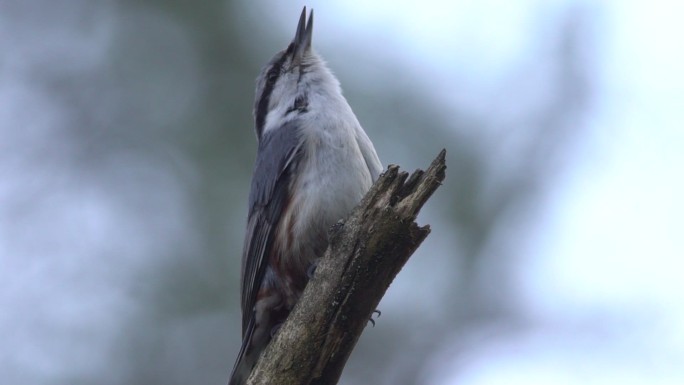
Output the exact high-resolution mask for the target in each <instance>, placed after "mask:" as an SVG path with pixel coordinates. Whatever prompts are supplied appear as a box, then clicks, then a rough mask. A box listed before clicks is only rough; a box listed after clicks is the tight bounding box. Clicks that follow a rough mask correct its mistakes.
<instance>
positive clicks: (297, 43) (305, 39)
mask: <svg viewBox="0 0 684 385" xmlns="http://www.w3.org/2000/svg"><path fill="white" fill-rule="evenodd" d="M312 32H313V9H312V10H311V13H310V14H309V22H308V23H307V22H306V7H304V9H302V15H301V16H300V17H299V24H297V33H295V37H294V40H292V44H294V57H295V58H301V57H302V56H303V55H304V53H306V52H307V51H309V50H310V49H311V34H312Z"/></svg>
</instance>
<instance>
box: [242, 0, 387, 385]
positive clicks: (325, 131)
mask: <svg viewBox="0 0 684 385" xmlns="http://www.w3.org/2000/svg"><path fill="white" fill-rule="evenodd" d="M313 16H314V15H313V9H312V10H311V13H310V14H309V18H308V21H307V18H306V7H304V9H302V13H301V16H300V18H299V23H298V24H297V30H296V33H295V36H294V39H293V40H292V42H290V44H289V45H288V46H287V48H286V49H284V50H282V51H280V52H278V53H277V54H276V55H275V56H274V57H273V58H272V59H271V60H270V61H269V62H268V64H267V65H266V66H265V67H264V68H263V69H262V70H261V73H260V74H259V76H258V77H257V82H256V95H255V100H254V108H253V115H254V128H255V133H256V138H257V144H258V148H257V154H256V161H255V164H254V169H253V175H252V182H251V190H250V194H249V203H248V216H247V227H246V233H245V241H244V245H243V253H242V269H241V279H240V287H241V290H240V297H241V310H242V345H241V347H240V351H239V353H238V357H237V359H236V361H235V365H234V367H233V371H232V373H231V379H230V382H229V385H241V384H244V383H245V381H246V380H247V378H248V376H249V375H250V373H251V371H252V369H253V367H254V365H255V364H256V362H257V360H258V358H259V356H260V354H261V352H262V351H263V350H264V349H265V347H266V346H267V345H268V343H269V342H270V341H271V339H272V337H273V336H274V335H275V333H276V332H277V330H278V328H279V326H280V325H281V324H282V323H283V322H284V321H285V319H286V318H287V316H288V314H289V313H290V311H291V310H292V308H293V307H294V305H295V304H296V303H297V301H298V299H299V297H300V295H301V293H302V291H303V290H304V287H305V286H306V284H307V282H308V280H309V275H310V269H311V267H312V266H315V262H316V261H317V260H318V258H320V257H322V256H323V253H324V252H325V250H326V248H327V246H328V230H329V228H330V227H332V226H333V225H334V224H335V223H337V222H338V221H339V220H341V219H344V218H345V216H346V215H347V214H349V213H350V212H351V211H352V209H353V208H354V207H355V206H356V205H357V204H358V203H359V202H360V201H361V199H362V198H363V196H364V195H365V193H366V192H367V191H368V190H369V189H370V187H371V186H372V184H373V183H374V181H375V180H377V178H378V176H379V175H380V173H381V171H382V164H381V162H380V159H379V158H378V155H377V153H376V151H375V147H374V146H373V143H372V142H371V140H370V139H369V137H368V135H367V134H366V132H365V131H364V130H363V128H362V127H361V124H360V123H359V121H358V119H357V118H356V115H355V114H354V112H353V111H352V109H351V107H350V106H349V103H348V102H347V100H346V99H345V97H344V96H343V95H342V90H341V88H340V83H339V81H338V80H337V78H336V77H335V76H334V75H333V73H332V72H331V70H330V69H329V68H328V66H327V64H326V62H325V61H324V60H323V59H322V58H321V56H319V55H318V53H316V51H315V50H314V49H313V48H312V44H311V42H312V32H313V21H314V18H313Z"/></svg>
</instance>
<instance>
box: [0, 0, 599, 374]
mask: <svg viewBox="0 0 684 385" xmlns="http://www.w3.org/2000/svg"><path fill="white" fill-rule="evenodd" d="M259 7H264V5H260V6H259ZM314 8H315V9H316V14H317V28H318V26H320V25H322V24H323V23H325V20H326V19H332V18H335V15H331V14H327V15H326V13H325V12H326V10H325V7H323V6H319V7H318V8H316V7H314ZM300 9H301V5H299V4H294V3H293V4H292V7H291V9H289V8H288V11H287V13H286V14H283V15H280V16H281V18H282V19H283V21H282V24H281V25H269V23H264V22H261V21H260V17H261V15H260V12H261V10H260V9H259V8H257V9H255V7H252V6H251V5H250V4H249V3H248V2H244V3H243V2H231V1H205V2H201V3H198V2H185V1H154V0H145V1H119V2H115V1H97V2H93V1H86V0H69V1H64V2H52V1H38V0H31V1H9V2H2V3H0V44H1V46H2V52H3V55H2V59H0V134H1V135H2V137H3V140H2V141H1V142H0V148H1V150H0V210H2V211H1V212H0V263H1V264H2V270H3V274H2V280H3V283H2V284H0V286H1V287H2V293H1V294H0V306H2V309H3V311H2V312H3V314H2V315H0V330H2V334H3V335H4V337H3V340H4V342H3V345H4V346H3V348H0V373H2V374H3V375H2V377H3V380H2V382H3V383H7V384H65V385H66V384H69V385H73V384H112V385H114V384H117V385H118V384H129V385H130V384H168V385H171V384H189V383H192V384H225V383H226V381H227V377H228V374H229V372H230V369H231V367H232V365H233V360H234V358H235V356H236V354H237V350H238V347H239V333H240V331H239V301H238V284H239V263H240V261H239V258H240V253H241V248H242V237H243V232H244V223H245V215H246V199H247V194H248V188H249V178H250V175H251V170H252V164H253V160H254V156H255V150H256V147H255V137H254V133H253V124H252V116H251V109H252V99H253V88H254V78H255V76H256V75H257V74H258V71H259V69H260V68H261V66H262V65H264V64H265V63H266V62H267V61H268V60H269V59H270V57H271V55H272V54H274V53H275V52H276V51H277V50H280V49H282V48H284V47H285V45H286V44H287V43H288V42H289V40H290V39H291V33H294V27H295V24H296V21H297V15H298V14H299V12H300ZM319 15H320V16H319ZM553 17H554V18H555V19H554V20H552V21H549V20H547V21H545V24H544V28H545V31H546V32H545V33H535V32H534V31H535V28H539V29H541V27H540V26H538V25H537V26H535V25H531V26H530V33H528V34H527V35H526V36H529V38H530V39H537V40H536V41H531V42H530V44H531V45H532V46H535V47H538V49H537V51H536V52H535V53H534V57H531V58H530V60H528V61H524V62H521V63H520V65H519V66H517V67H515V68H510V69H509V71H508V74H507V76H505V77H502V78H500V79H496V80H493V81H495V82H496V85H495V89H496V92H495V93H493V94H494V96H493V97H492V98H491V99H490V100H489V104H488V105H486V106H483V108H482V109H481V111H472V110H470V109H468V108H465V107H462V106H459V105H458V103H454V102H453V101H451V100H445V99H443V96H444V95H449V94H450V93H451V92H452V91H450V90H449V89H450V88H451V89H453V92H454V93H459V94H467V93H468V92H469V89H468V87H470V86H469V84H468V83H467V82H465V81H464V82H463V83H462V84H444V87H445V89H443V90H439V95H442V96H440V97H436V96H435V95H437V93H434V92H432V91H431V90H430V89H426V88H425V87H424V86H423V85H422V84H421V83H422V82H421V77H420V69H418V70H416V69H415V68H413V67H412V66H409V65H408V64H407V63H403V62H402V61H400V60H397V58H396V57H393V58H392V60H384V58H383V57H381V56H380V55H379V54H377V53H376V54H375V55H374V50H373V49H372V48H371V47H373V46H375V45H382V44H383V42H382V41H373V35H372V34H371V35H370V36H367V40H366V41H365V42H364V45H362V46H359V45H356V44H354V43H353V42H351V41H346V40H344V39H338V40H337V41H338V44H336V45H334V46H333V45H325V44H324V43H321V42H323V41H326V39H325V38H324V37H323V36H321V35H317V30H314V45H315V46H316V47H317V50H318V52H319V53H321V55H322V56H323V57H325V58H326V59H328V61H329V64H330V66H331V68H332V69H333V70H334V71H335V72H336V74H337V75H338V77H339V79H340V81H341V83H342V86H343V88H344V90H345V94H346V96H347V98H348V100H349V101H350V104H351V105H352V108H354V110H355V112H356V114H357V116H358V118H359V120H360V121H361V122H362V124H363V125H364V127H365V129H366V131H367V132H368V134H369V136H370V137H371V139H372V140H373V141H374V142H375V145H376V148H377V150H378V153H379V155H380V158H381V159H382V161H383V162H384V163H385V164H390V163H393V164H398V165H400V166H401V167H402V168H403V169H406V170H409V171H411V170H413V169H415V168H424V167H426V166H427V165H428V163H429V161H430V160H431V159H432V158H433V157H434V156H435V155H436V154H437V152H438V151H439V150H440V149H441V148H446V149H447V151H448V153H447V165H448V170H447V181H446V183H445V185H444V186H443V187H442V188H441V189H440V190H438V192H437V194H436V195H435V197H433V199H432V200H431V201H430V202H428V204H427V206H426V209H425V210H424V212H423V213H422V214H421V216H420V218H419V223H421V224H425V223H429V224H430V225H431V226H432V229H433V232H432V234H431V235H430V236H429V238H428V240H427V241H426V242H425V244H424V245H423V246H422V247H421V248H420V249H419V251H418V252H417V254H416V255H415V256H414V257H413V258H412V260H411V261H410V262H409V263H408V265H407V266H406V268H405V269H404V271H402V272H401V273H400V274H399V277H398V279H397V281H396V282H395V283H394V284H393V286H392V287H390V289H389V291H388V294H387V297H386V298H385V300H384V301H383V303H382V304H381V306H380V309H381V310H382V317H381V318H379V320H378V322H377V325H376V327H375V328H368V329H367V330H366V331H365V332H364V335H363V336H362V338H361V341H360V343H359V345H358V346H357V348H356V350H355V351H354V353H353V354H352V357H351V359H350V362H349V364H348V366H347V368H346V370H345V372H344V374H343V377H342V381H341V383H342V384H360V383H367V384H388V385H389V384H407V385H408V384H423V383H426V381H427V379H428V378H434V375H435V372H436V371H437V369H436V368H440V367H441V366H443V365H452V363H453V362H454V359H456V361H457V362H458V360H457V359H458V357H459V356H461V355H464V354H466V353H467V351H468V350H469V349H471V348H473V346H477V344H478V343H479V341H482V340H483V339H488V338H499V337H501V336H505V335H509V334H511V333H519V332H521V331H524V330H525V329H526V328H529V327H530V320H529V317H528V315H527V314H526V312H525V309H524V307H521V306H520V300H519V298H516V290H515V287H516V285H518V282H517V281H516V279H517V278H516V277H517V273H516V272H517V270H518V269H520V268H521V265H523V266H524V261H525V253H526V248H527V247H528V244H529V242H530V237H531V235H532V234H533V233H534V231H535V229H536V228H535V226H537V225H536V221H537V218H538V215H539V213H540V212H541V210H543V208H544V206H545V202H546V201H545V199H546V192H547V191H548V188H549V186H550V185H552V184H553V183H554V180H555V178H556V177H557V176H558V174H560V173H562V172H563V171H564V169H565V159H566V156H565V154H566V153H567V151H569V150H570V149H571V148H572V146H574V145H575V144H576V143H577V141H578V140H579V139H580V138H581V136H582V135H583V132H582V128H581V127H583V125H582V124H581V122H582V119H583V116H584V114H585V112H586V111H587V110H588V109H589V108H590V106H591V101H592V79H591V77H590V76H589V73H590V71H589V70H588V67H589V66H590V65H591V63H590V61H589V55H587V51H586V47H587V46H588V45H590V44H589V42H588V41H587V40H588V38H589V34H588V32H587V30H588V29H590V27H591V20H590V17H588V14H587V13H586V12H585V10H584V9H583V8H581V7H567V9H566V11H565V12H562V13H559V14H557V15H554V16H553ZM269 20H271V19H269ZM319 20H321V21H320V22H319ZM549 26H552V27H549ZM350 28H352V27H350ZM323 30H324V29H323ZM549 30H551V33H549ZM319 31H320V29H319ZM317 36H318V37H317ZM339 42H344V43H345V44H339ZM379 51H380V52H381V51H382V50H379ZM452 71H459V69H458V68H453V69H452ZM540 84H541V85H540ZM530 88H531V89H530Z"/></svg>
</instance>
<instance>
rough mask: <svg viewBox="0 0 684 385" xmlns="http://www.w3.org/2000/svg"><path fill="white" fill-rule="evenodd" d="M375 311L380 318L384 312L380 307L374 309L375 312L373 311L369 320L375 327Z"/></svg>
mask: <svg viewBox="0 0 684 385" xmlns="http://www.w3.org/2000/svg"><path fill="white" fill-rule="evenodd" d="M375 313H378V318H380V315H381V314H382V312H381V311H380V310H378V309H375V310H373V313H371V317H370V319H369V320H368V322H370V323H371V325H373V327H375V320H374V319H373V314H375Z"/></svg>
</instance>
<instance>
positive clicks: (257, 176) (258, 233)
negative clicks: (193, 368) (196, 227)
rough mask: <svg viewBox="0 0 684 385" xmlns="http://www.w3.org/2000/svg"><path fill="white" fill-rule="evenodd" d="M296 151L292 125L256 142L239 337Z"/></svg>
mask: <svg viewBox="0 0 684 385" xmlns="http://www.w3.org/2000/svg"><path fill="white" fill-rule="evenodd" d="M299 148H300V135H299V133H298V129H297V125H296V124H295V123H292V122H290V123H287V124H285V125H284V126H282V127H279V128H276V129H274V130H272V131H269V132H266V133H265V134H264V135H263V136H262V138H261V140H260V141H259V149H258V150H257V159H256V163H255V166H254V174H253V175H252V187H251V192H250V195H249V216H248V221H247V232H246V234H245V244H244V249H243V254H242V275H241V297H242V298H241V299H242V332H243V334H244V333H245V331H246V330H247V328H248V325H249V323H250V321H251V319H252V317H253V316H254V311H253V310H254V305H255V303H256V296H257V293H258V292H259V288H260V286H261V282H262V280H263V278H264V274H265V272H266V266H267V264H268V257H269V255H270V253H271V251H272V249H273V244H274V238H275V233H276V230H277V227H278V222H279V221H280V218H281V216H282V214H283V210H284V209H285V207H286V205H287V202H288V201H289V200H290V179H291V176H292V169H293V167H295V165H296V164H297V157H298V156H299V153H300V151H299Z"/></svg>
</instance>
